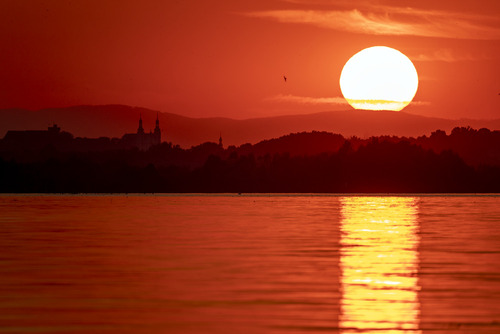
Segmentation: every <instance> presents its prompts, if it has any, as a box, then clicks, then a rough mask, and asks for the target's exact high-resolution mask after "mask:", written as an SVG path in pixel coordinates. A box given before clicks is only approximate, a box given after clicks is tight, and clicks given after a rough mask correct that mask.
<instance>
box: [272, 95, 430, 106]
mask: <svg viewBox="0 0 500 334" xmlns="http://www.w3.org/2000/svg"><path fill="white" fill-rule="evenodd" d="M265 100H266V101H268V102H280V103H297V104H309V105H346V106H347V105H349V103H348V102H347V100H346V99H345V98H343V97H340V96H334V97H310V96H296V95H291V94H288V95H283V94H279V95H275V96H272V97H268V98H266V99H265ZM362 102H365V103H375V102H373V101H362ZM380 102H381V101H378V103H380ZM386 102H388V103H389V102H391V103H392V102H394V101H386ZM411 104H412V105H416V106H427V105H429V104H430V102H427V101H412V102H411Z"/></svg>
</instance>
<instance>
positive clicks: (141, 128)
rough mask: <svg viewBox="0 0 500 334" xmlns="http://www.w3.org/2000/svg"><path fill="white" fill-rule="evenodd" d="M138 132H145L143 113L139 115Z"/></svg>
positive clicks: (141, 133)
mask: <svg viewBox="0 0 500 334" xmlns="http://www.w3.org/2000/svg"><path fill="white" fill-rule="evenodd" d="M137 134H140V135H143V134H144V128H143V127H142V115H140V116H139V128H138V129H137Z"/></svg>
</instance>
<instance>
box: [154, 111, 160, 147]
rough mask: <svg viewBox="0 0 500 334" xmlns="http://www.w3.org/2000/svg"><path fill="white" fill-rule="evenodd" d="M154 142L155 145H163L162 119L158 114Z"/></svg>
mask: <svg viewBox="0 0 500 334" xmlns="http://www.w3.org/2000/svg"><path fill="white" fill-rule="evenodd" d="M154 138H155V139H154V140H155V144H160V143H161V129H160V118H159V115H158V113H156V125H155V132H154Z"/></svg>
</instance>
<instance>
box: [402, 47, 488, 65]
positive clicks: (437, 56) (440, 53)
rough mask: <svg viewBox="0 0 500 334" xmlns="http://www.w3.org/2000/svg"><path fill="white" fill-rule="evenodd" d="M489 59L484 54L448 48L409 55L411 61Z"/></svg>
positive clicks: (450, 61)
mask: <svg viewBox="0 0 500 334" xmlns="http://www.w3.org/2000/svg"><path fill="white" fill-rule="evenodd" d="M488 59H491V58H489V57H486V56H484V55H481V56H474V55H471V54H470V53H468V54H459V55H458V54H456V53H453V52H452V51H451V50H450V49H440V50H437V51H435V52H433V53H430V54H419V55H417V56H413V57H411V60H413V61H443V62H447V63H452V62H457V61H479V60H488Z"/></svg>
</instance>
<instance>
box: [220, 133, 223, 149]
mask: <svg viewBox="0 0 500 334" xmlns="http://www.w3.org/2000/svg"><path fill="white" fill-rule="evenodd" d="M219 147H220V148H222V147H223V146H222V132H221V133H220V135H219Z"/></svg>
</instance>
